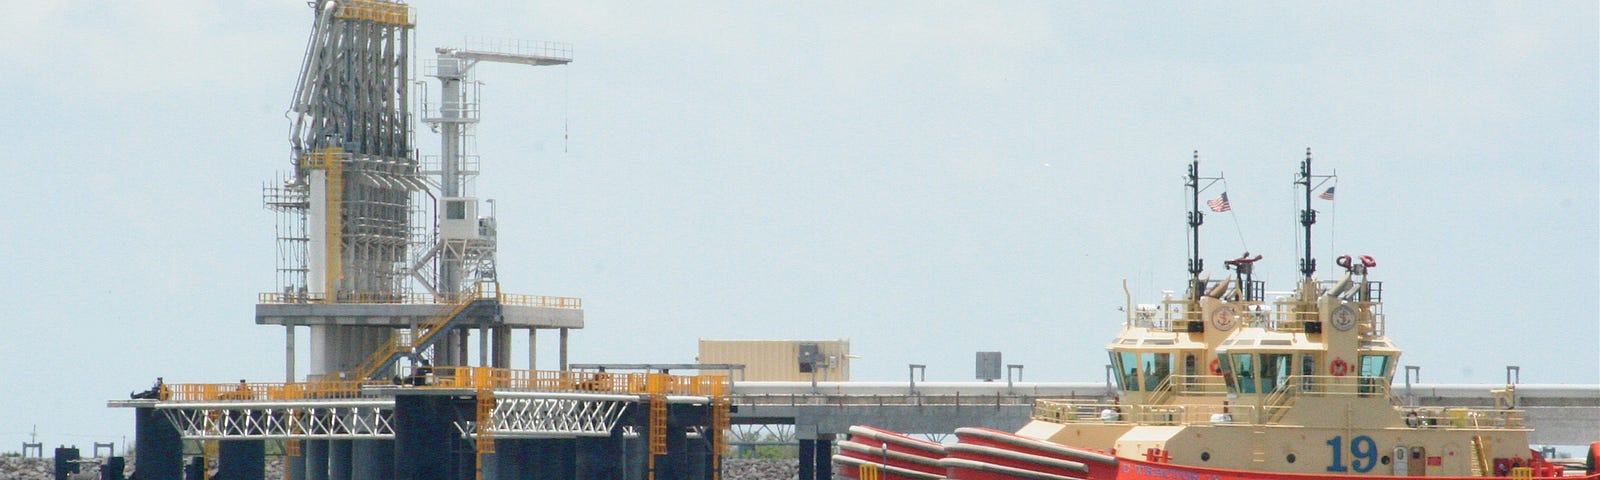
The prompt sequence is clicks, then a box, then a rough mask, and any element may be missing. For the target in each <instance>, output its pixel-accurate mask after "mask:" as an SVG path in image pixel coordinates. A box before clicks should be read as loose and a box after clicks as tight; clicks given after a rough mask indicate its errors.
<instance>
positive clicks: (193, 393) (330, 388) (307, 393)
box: [161, 381, 379, 402]
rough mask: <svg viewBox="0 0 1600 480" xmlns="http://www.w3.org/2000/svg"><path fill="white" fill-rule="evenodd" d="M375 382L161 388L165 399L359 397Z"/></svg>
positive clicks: (229, 384)
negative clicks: (367, 386)
mask: <svg viewBox="0 0 1600 480" xmlns="http://www.w3.org/2000/svg"><path fill="white" fill-rule="evenodd" d="M376 383H379V382H354V381H321V382H304V383H261V382H255V383H245V382H240V383H174V384H166V385H162V387H161V399H162V400H164V401H169V402H210V401H217V400H302V399H327V398H359V397H360V396H361V387H362V386H363V385H371V384H376Z"/></svg>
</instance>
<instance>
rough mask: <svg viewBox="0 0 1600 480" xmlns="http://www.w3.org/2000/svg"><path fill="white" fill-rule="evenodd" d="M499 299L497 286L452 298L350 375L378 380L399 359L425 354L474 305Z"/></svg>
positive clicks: (397, 334)
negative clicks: (437, 311) (440, 335)
mask: <svg viewBox="0 0 1600 480" xmlns="http://www.w3.org/2000/svg"><path fill="white" fill-rule="evenodd" d="M499 298H500V287H499V285H498V284H497V283H493V282H480V283H478V284H477V285H476V286H474V287H473V288H472V291H470V292H466V293H463V294H461V295H460V296H459V297H456V298H454V299H452V300H453V301H452V302H451V303H448V304H446V305H445V306H444V307H443V308H440V309H439V313H436V314H434V315H433V316H432V317H428V320H427V321H425V322H423V324H422V325H419V326H417V328H415V329H411V330H400V331H396V332H395V333H394V336H393V337H391V338H390V341H389V342H387V343H385V344H384V345H383V346H382V347H379V348H378V350H377V351H374V352H372V355H370V356H368V357H367V359H366V361H363V362H361V365H360V366H358V367H356V369H355V370H354V371H352V372H351V376H352V377H353V378H356V379H364V380H376V379H378V378H379V377H380V376H381V375H382V374H383V372H385V371H387V370H388V368H389V367H391V366H393V365H394V363H395V362H396V361H399V360H400V357H405V356H415V355H417V354H419V353H421V352H424V351H427V350H428V348H430V347H432V346H433V344H434V343H437V342H438V340H439V338H441V337H439V334H440V333H442V332H446V331H449V330H450V329H451V328H454V327H455V326H456V324H457V323H459V322H460V321H461V320H462V319H463V318H466V317H469V315H464V314H465V313H467V312H468V311H469V310H471V309H472V308H473V307H474V306H477V305H481V304H485V303H497V302H498V301H499Z"/></svg>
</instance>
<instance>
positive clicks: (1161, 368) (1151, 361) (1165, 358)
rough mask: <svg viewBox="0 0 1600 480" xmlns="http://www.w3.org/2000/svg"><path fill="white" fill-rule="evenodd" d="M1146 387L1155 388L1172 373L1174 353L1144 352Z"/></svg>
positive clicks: (1150, 389)
mask: <svg viewBox="0 0 1600 480" xmlns="http://www.w3.org/2000/svg"><path fill="white" fill-rule="evenodd" d="M1143 356H1144V389H1145V391H1152V390H1155V389H1156V387H1159V386H1161V382H1163V381H1166V379H1167V376H1168V375H1171V374H1172V354H1170V353H1147V354H1144V355H1143Z"/></svg>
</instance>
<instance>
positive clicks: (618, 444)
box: [575, 425, 628, 480]
mask: <svg viewBox="0 0 1600 480" xmlns="http://www.w3.org/2000/svg"><path fill="white" fill-rule="evenodd" d="M623 441H624V439H623V438H622V427H621V426H620V425H619V426H618V427H617V428H615V429H613V430H612V431H611V436H609V437H601V438H595V437H585V438H579V439H577V440H576V443H577V445H576V448H575V450H576V454H577V467H578V471H577V476H578V478H581V479H584V480H588V479H591V478H593V479H598V480H623V478H622V470H623V466H624V465H625V464H626V463H627V461H628V458H627V457H625V456H623V448H622V442H623Z"/></svg>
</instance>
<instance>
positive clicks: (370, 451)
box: [350, 440, 394, 480]
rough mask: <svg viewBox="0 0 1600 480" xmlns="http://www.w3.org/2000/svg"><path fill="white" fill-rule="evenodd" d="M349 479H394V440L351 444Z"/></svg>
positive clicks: (361, 441)
mask: <svg viewBox="0 0 1600 480" xmlns="http://www.w3.org/2000/svg"><path fill="white" fill-rule="evenodd" d="M350 478H353V479H356V480H361V479H367V478H394V440H356V441H354V442H351V450H350Z"/></svg>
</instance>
